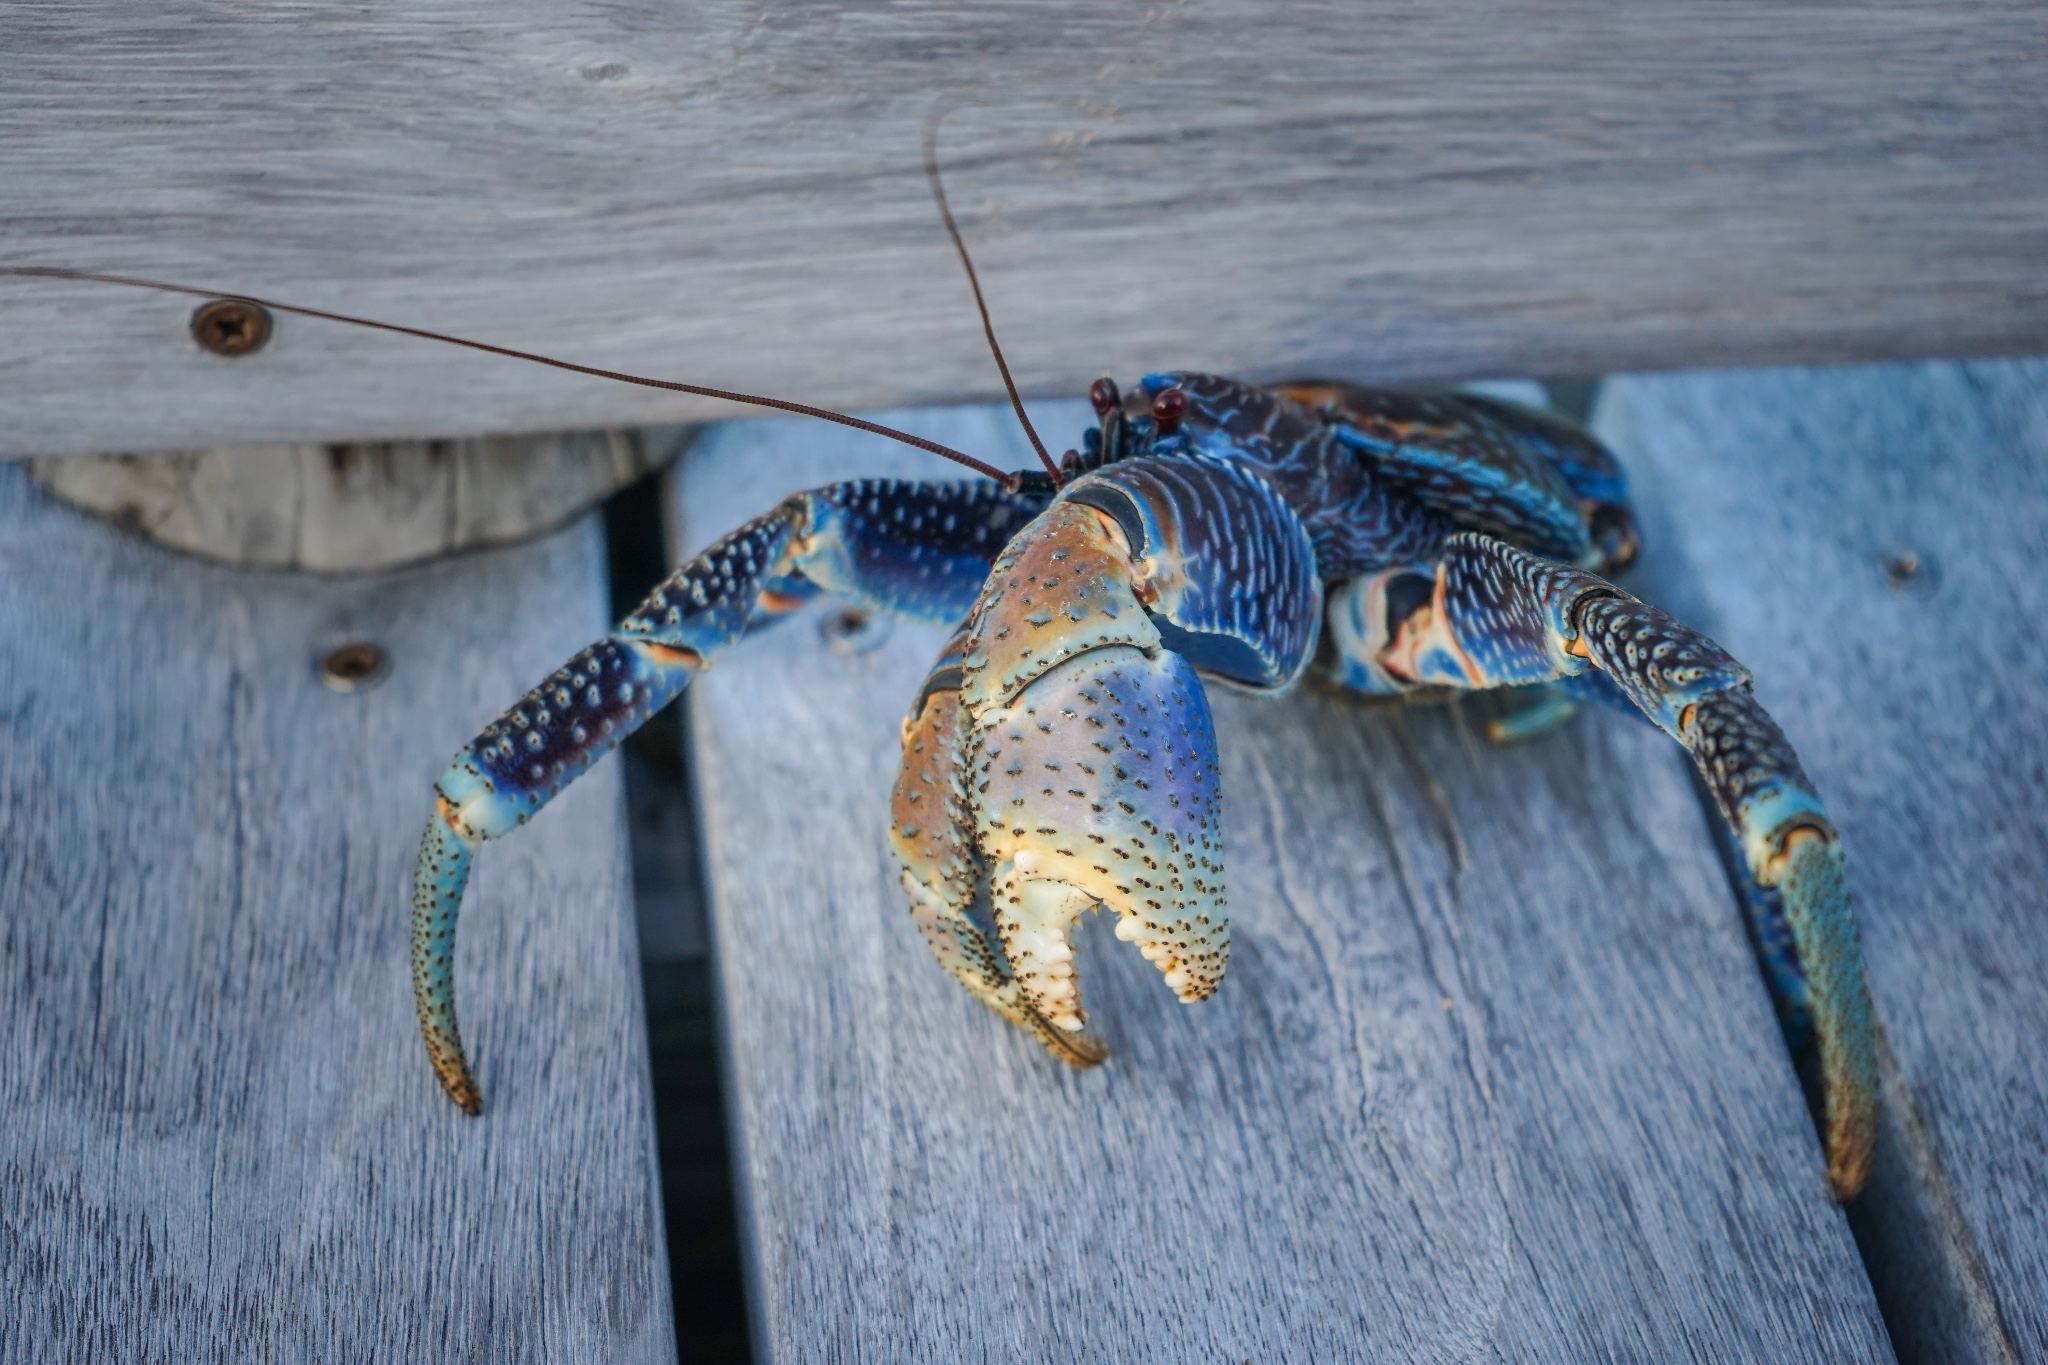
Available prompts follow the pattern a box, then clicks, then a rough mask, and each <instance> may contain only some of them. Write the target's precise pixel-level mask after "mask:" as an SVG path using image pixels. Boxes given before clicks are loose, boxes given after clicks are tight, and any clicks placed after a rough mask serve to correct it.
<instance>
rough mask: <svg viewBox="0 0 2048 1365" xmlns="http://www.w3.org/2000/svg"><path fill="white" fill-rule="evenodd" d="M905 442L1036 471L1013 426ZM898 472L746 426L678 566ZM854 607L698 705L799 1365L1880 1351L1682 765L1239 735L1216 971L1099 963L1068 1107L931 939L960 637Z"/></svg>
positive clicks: (752, 1120)
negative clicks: (890, 820)
mask: <svg viewBox="0 0 2048 1365" xmlns="http://www.w3.org/2000/svg"><path fill="white" fill-rule="evenodd" d="M897 416H898V418H900V419H901V420H904V421H910V422H913V423H915V424H916V426H917V428H918V429H920V430H922V431H924V432H925V433H926V434H928V435H931V436H934V437H936V438H938V439H940V440H944V441H949V442H952V443H955V444H961V445H964V447H965V448H967V449H970V450H977V451H980V452H983V453H984V454H988V453H990V452H994V454H993V455H992V458H996V459H998V460H999V461H1000V462H1003V463H1005V464H1007V465H1010V466H1011V467H1016V466H1017V465H1018V464H1020V463H1021V462H1022V461H1023V460H1024V459H1025V458H1027V456H1028V452H1027V451H1026V450H1025V448H1024V447H1023V445H1022V442H1021V441H1020V440H1019V439H1018V438H1017V437H1015V436H1014V435H1012V434H1010V433H1009V432H1008V431H1007V430H1006V422H1007V419H1006V418H1005V417H1004V415H1003V414H1001V413H1000V412H995V411H992V410H986V409H974V410H961V411H953V412H945V413H938V412H923V413H905V414H898V415H897ZM1046 416H1047V418H1048V421H1047V422H1046V424H1045V429H1046V430H1048V432H1057V433H1061V436H1062V438H1065V437H1069V436H1073V435H1078V428H1079V425H1080V423H1081V421H1082V409H1080V408H1079V407H1078V405H1072V404H1062V405H1049V406H1048V408H1047V410H1046ZM892 472H897V473H900V472H916V473H923V474H936V473H942V472H943V468H942V467H939V466H936V462H931V461H928V460H923V459H919V458H918V457H914V456H906V455H902V454H898V453H895V452H892V451H890V450H888V449H887V448H882V447H879V443H870V442H868V441H866V440H864V439H862V438H858V437H854V438H847V437H842V436H840V435H839V434H838V433H837V432H832V431H819V430H814V429H806V428H802V427H796V426H792V425H789V424H786V423H758V422H757V423H742V424H734V425H731V426H727V427H723V428H719V429H716V430H714V431H713V432H710V433H707V435H706V436H705V437H704V438H703V439H701V440H700V442H699V443H698V445H697V446H695V447H694V448H693V451H692V454H691V455H690V456H689V457H688V458H687V459H686V462H685V464H684V467H683V468H682V470H681V471H680V474H679V476H678V486H679V488H680V490H681V491H680V494H679V497H678V503H677V505H678V508H679V515H680V518H681V525H682V528H683V530H682V539H683V541H684V542H685V544H686V545H689V546H697V545H701V544H703V543H704V542H706V541H707V540H708V539H710V538H711V537H712V536H714V535H715V534H717V533H718V532H719V531H722V530H724V529H726V528H728V527H730V526H732V525H734V524H737V523H738V522H739V521H740V520H741V519H742V518H743V517H745V516H747V515H749V514H752V513H755V512H758V511H761V510H763V509H765V508H766V507H768V506H769V505H771V503H772V502H773V500H774V499H775V498H776V497H777V496H779V495H780V494H782V493H784V492H786V491H788V490H789V489H792V488H795V487H801V486H805V485H807V484H817V483H822V482H825V481H828V480H830V479H834V478H842V477H849V476H852V475H854V474H863V473H892ZM824 610H829V608H826V609H822V610H813V611H811V612H809V613H806V614H805V615H802V616H799V617H798V618H796V619H794V620H792V621H790V622H787V623H785V624H784V625H782V626H781V627H780V628H778V629H776V630H774V631H771V632H766V633H764V634H763V635H762V636H761V637H759V638H757V639H755V640H751V641H749V642H748V643H747V645H746V646H745V647H744V648H742V649H740V650H738V651H735V653H734V654H733V655H731V656H729V657H728V658H727V659H726V660H725V661H723V662H721V664H720V665H719V667H718V669H717V670H715V671H714V672H712V673H711V674H710V675H708V676H707V677H705V678H704V679H702V680H700V681H699V682H698V683H697V684H696V685H695V687H693V689H692V690H691V692H690V693H689V694H688V705H689V707H690V722H691V723H690V730H689V733H690V735H691V736H692V740H693V744H694V754H695V765H696V772H697V778H698V783H699V796H700V802H699V809H700V811H701V812H702V817H703V820H704V829H705V839H706V849H707V854H706V856H707V861H708V876H709V883H710V888H711V892H712V896H713V901H714V906H713V924H714V941H715V945H716V952H717V957H718V963H719V971H720V978H721V982H722V987H723V996H724V1008H725V1011H726V1014H725V1018H726V1024H727V1034H728V1040H729V1046H730V1049H731V1056H730V1068H731V1074H732V1077H733V1083H732V1088H731V1092H730V1094H731V1102H732V1105H733V1123H734V1127H735V1132H736V1135H737V1145H736V1152H735V1160H736V1164H737V1168H738V1170H739V1172H740V1186H741V1195H742V1198H743V1203H744V1207H745V1213H744V1216H743V1221H744V1223H745V1225H746V1226H747V1228H748V1231H749V1241H748V1249H749V1254H750V1256H751V1266H752V1277H753V1284H754V1286H755V1291H756V1304H755V1308H756V1312H757V1321H758V1327H757V1332H756V1336H755V1341H756V1344H757V1349H758V1350H760V1351H762V1352H763V1354H764V1358H765V1359H768V1360H774V1361H796V1360H804V1361H813V1360H829V1361H891V1362H895V1361H948V1362H952V1361H1020V1360H1021V1361H1029V1360H1044V1361H1073V1360H1089V1361H1103V1362H1118V1361H1124V1362H1128V1361H1140V1360H1145V1361H1175V1362H1178V1361H1189V1360H1218V1361H1233V1362H1234V1361H1238V1360H1244V1359H1252V1360H1258V1361H1310V1360H1313V1361H1333V1360H1371V1361H1375V1362H1381V1361H1420V1360H1443V1359H1459V1360H1496V1361H1559V1360H1572V1361H1608V1360H1613V1361H1624V1360H1626V1361H1638V1360H1691V1361H1725V1360H1771V1361H1809V1360H1810V1361H1823V1360H1825V1361H1843V1360H1889V1359H1891V1358H1892V1357H1891V1351H1890V1348H1889V1346H1888V1344H1887V1341H1886V1336H1885V1330H1884V1327H1883V1325H1882V1323H1881V1322H1880V1320H1879V1317H1878V1313H1877V1310H1876V1307H1875V1305H1874V1303H1873V1301H1872V1298H1871V1294H1870V1290H1869V1286H1868V1283H1867V1281H1866V1279H1865V1277H1864V1274H1863V1271H1862V1268H1861V1266H1860V1265H1859V1264H1858V1262H1857V1258H1856V1252H1855V1248H1854V1246H1853V1245H1852V1243H1851V1239H1850V1236H1849V1232H1848V1230H1847V1228H1846V1226H1845V1223H1844V1220H1843V1217H1842V1214H1841V1213H1840V1212H1839V1211H1838V1210H1837V1208H1836V1207H1835V1205H1834V1204H1833V1203H1832V1202H1831V1201H1830V1200H1829V1198H1828V1195H1827V1192H1826V1188H1825V1185H1824V1182H1823V1176H1822V1169H1821V1162H1820V1158H1819V1153H1818V1148H1817V1145H1816V1141H1815V1138H1814V1135H1813V1132H1812V1128H1811V1126H1810V1123H1809V1121H1808V1119H1807V1117H1806V1115H1805V1112H1804V1109H1803V1107H1802V1103H1801V1100H1800V1098H1799V1096H1798V1093H1797V1088H1796V1082H1795V1080H1794V1078H1793V1076H1792V1073H1791V1069H1790V1066H1789V1063H1788V1062H1787V1060H1786V1057H1785V1053H1784V1049H1783V1047H1782V1045H1781V1044H1780V1042H1779V1040H1778V1035H1777V1030H1776V1026H1775V1023H1774V1022H1773V1020H1772V1017H1771V1013H1770V1007H1769V1005H1768V1003H1767V1002H1766V1000H1765V997H1764V993H1763V989H1762V986H1761V984H1760V982H1759V979H1758V976H1757V973H1756V969H1755V966H1754V964H1753V961H1752V959H1751V956H1750V952H1749V949H1748V947H1747V945H1746V943H1745V941H1744V939H1743V934H1742V930H1741V928H1740V925H1739V923H1738V920H1737V918H1736V911H1735V908H1734V903H1733V900H1732V897H1731V895H1730V893H1729V891H1728V888H1727V885H1726V882H1725V880H1724V879H1723V877H1722V873H1721V871H1720V868H1719V867H1718V865H1717V863H1716V861H1715V856H1714V854H1713V852H1712V849H1711V846H1710V844H1709V841H1708V834H1707V830H1706V827H1705V823H1704V819H1703V816H1702V813H1701V809H1700V806H1699V804H1698V802H1697V801H1696V800H1695V798H1694V795H1693V792H1692V790H1691V788H1690V786H1689V784H1688V780H1687V774H1686V770H1685V768H1684V765H1683V762H1682V759H1681V758H1680V757H1679V755H1678V754H1677V751H1676V750H1675V749H1673V748H1670V747H1669V745H1668V741H1665V740H1663V739H1662V738H1661V737H1660V736H1658V735H1656V734H1654V733H1653V732H1651V731H1649V730H1648V729H1647V728H1646V727H1642V726H1639V725H1635V724H1633V723H1631V722H1628V721H1627V720H1626V719H1625V718H1621V717H1607V716H1593V717H1587V718H1584V720H1582V722H1581V723H1579V724H1578V725H1576V726H1575V727H1573V728H1571V729H1570V730H1569V731H1568V732H1566V733H1563V734H1560V735H1557V736H1555V737H1553V738H1551V739H1548V740H1546V741H1544V742H1542V743H1540V744H1537V745H1534V746H1531V747H1528V748H1525V749H1521V750H1514V751H1505V752H1503V751H1495V750H1493V749H1491V748H1489V747H1488V746H1487V745H1485V744H1484V742H1483V741H1480V740H1478V739H1477V738H1476V729H1475V727H1474V725H1473V724H1472V722H1471V719H1470V718H1469V717H1468V716H1466V715H1465V714H1464V713H1462V712H1454V711H1449V710H1433V711H1432V710H1418V711H1414V712H1409V713H1395V714H1391V715H1389V714H1386V713H1378V712H1366V711H1364V710H1362V709H1360V708H1359V707H1358V706H1356V704H1355V703H1352V702H1350V701H1348V700H1345V699H1339V698H1332V697H1328V696H1323V695H1318V694H1313V693H1307V692H1304V693H1300V694H1297V695H1295V696H1293V697H1290V698H1288V699H1286V700H1283V701H1280V702H1267V703H1257V702H1251V701H1247V700H1244V699H1241V698H1235V697H1231V696H1219V697H1217V698H1216V711H1217V717H1218V729H1219V733H1220V738H1221V744H1222V761H1223V770H1224V784H1225V790H1226V792H1227V793H1228V794H1229V804H1228V805H1227V807H1226V811H1227V816H1226V820H1227V830H1228V840H1229V855H1228V857H1229V877H1230V891H1231V902H1232V923H1233V933H1234V938H1235V947H1234V951H1233V956H1232V960H1231V966H1230V975H1229V978H1228V980H1227V981H1226V982H1225V984H1224V986H1223V989H1222V990H1221V992H1220V993H1219V994H1218V995H1217V997H1216V998H1214V999H1213V1000H1211V1001H1209V1002H1207V1003H1205V1004H1203V1005H1200V1006H1198V1007H1194V1008H1188V1007H1183V1006H1181V1005H1179V1004H1178V1003H1176V1002H1175V1001H1174V1000H1173V999H1172V997H1171V995H1170V993H1169V992H1167V991H1165V990H1163V989H1162V988H1161V987H1160V985H1159V983H1158V981H1157V979H1156V977H1157V973H1156V971H1154V970H1153V969H1152V968H1151V966H1150V965H1149V964H1146V963H1145V962H1143V961H1142V960H1141V959H1140V958H1139V957H1138V956H1137V955H1136V954H1135V953H1133V952H1131V951H1130V949H1129V947H1128V945H1124V944H1119V943H1117V942H1115V941H1114V939H1113V937H1112V935H1111V934H1110V932H1109V926H1107V925H1106V924H1103V923H1101V922H1092V923H1091V924H1090V925H1089V926H1088V927H1087V929H1086V930H1085V932H1084V934H1083V936H1082V937H1083V941H1084V942H1083V951H1082V973H1083V978H1084V986H1083V989H1084V993H1085V995H1086V998H1087V999H1088V1001H1089V1003H1090V1007H1091V1011H1092V1014H1093V1019H1094V1023H1095V1025H1096V1026H1097V1027H1098V1028H1100V1030H1101V1031H1102V1033H1103V1034H1104V1035H1105V1036H1106V1037H1107V1038H1108V1039H1109V1041H1110V1042H1111V1044H1112V1046H1113V1047H1114V1049H1115V1055H1114V1056H1113V1057H1112V1058H1111V1060H1110V1061H1109V1062H1108V1063H1107V1064H1106V1065H1105V1066H1104V1067H1102V1068H1101V1069H1099V1070H1097V1071H1094V1072H1090V1073H1087V1074H1076V1073H1073V1072H1070V1071H1067V1070H1066V1069H1065V1068H1063V1067H1060V1066H1059V1065H1057V1064H1056V1063H1053V1062H1052V1061H1050V1060H1049V1059H1048V1058H1047V1057H1046V1056H1045V1055H1044V1054H1043V1052H1042V1051H1041V1050H1040V1049H1039V1047H1038V1045H1037V1044H1036V1043H1035V1042H1032V1041H1031V1040H1029V1039H1028V1038H1025V1037H1023V1036H1022V1035H1020V1034H1018V1033H1016V1032H1015V1031H1014V1030H1012V1029H1010V1028H1009V1027H1008V1026H1007V1025H1005V1024H1002V1023H1001V1022H1000V1021H998V1020H996V1019H994V1018H993V1017H992V1016H990V1015H988V1014H987V1012H986V1011H985V1010H983V1009H982V1007H981V1006H980V1005H978V1004H976V1003H974V1002H973V1001H972V1000H970V999H969V998H968V997H967V996H966V995H965V993H964V992H962V991H961V990H960V989H959V988H958V987H957V986H956V985H954V984H953V982H952V981H951V980H950V979H949V978H947V977H946V976H945V975H944V974H943V973H942V972H941V971H939V970H938V968H937V967H936V966H934V964H933V963H932V962H931V961H930V959H929V955H928V953H927V952H926V949H925V947H924V945H923V943H922V942H921V941H920V939H919V938H918V936H917V933H916V931H915V929H914V927H913V926H912V924H911V922H910V920H909V917H908V916H907V915H906V914H905V913H904V905H903V903H902V899H901V892H900V890H899V889H898V887H897V886H896V884H895V879H894V874H893V872H892V870H891V864H890V861H889V855H888V850H887V842H886V824H885V809H886V800H887V793H888V787H889V783H890V779H891V776H892V774H893V771H894V767H895V762H896V748H897V726H898V722H899V720H900V718H901V715H902V712H903V709H904V708H905V706H907V705H908V703H909V701H910V699H911V697H912V696H913V695H914V693H915V690H916V687H917V685H918V682H919V680H920V679H921V677H922V673H923V670H924V668H925V667H926V666H927V664H928V663H929V660H930V658H931V656H932V655H933V654H934V653H935V651H936V649H937V646H938V643H939V641H938V638H937V636H936V635H934V634H933V633H932V632H929V631H924V630H917V629H910V628H906V627H904V626H902V625H900V624H898V625H896V626H894V627H892V628H891V629H890V631H889V632H888V633H887V635H886V638H884V639H882V640H881V641H879V642H878V643H876V644H875V645H874V647H873V648H871V649H869V650H867V651H866V652H854V653H846V654H842V653H835V652H834V650H833V649H832V648H830V647H828V645H827V644H826V642H825V640H824V637H823V636H822V635H821V631H820V625H821V621H822V619H823V614H824Z"/></svg>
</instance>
